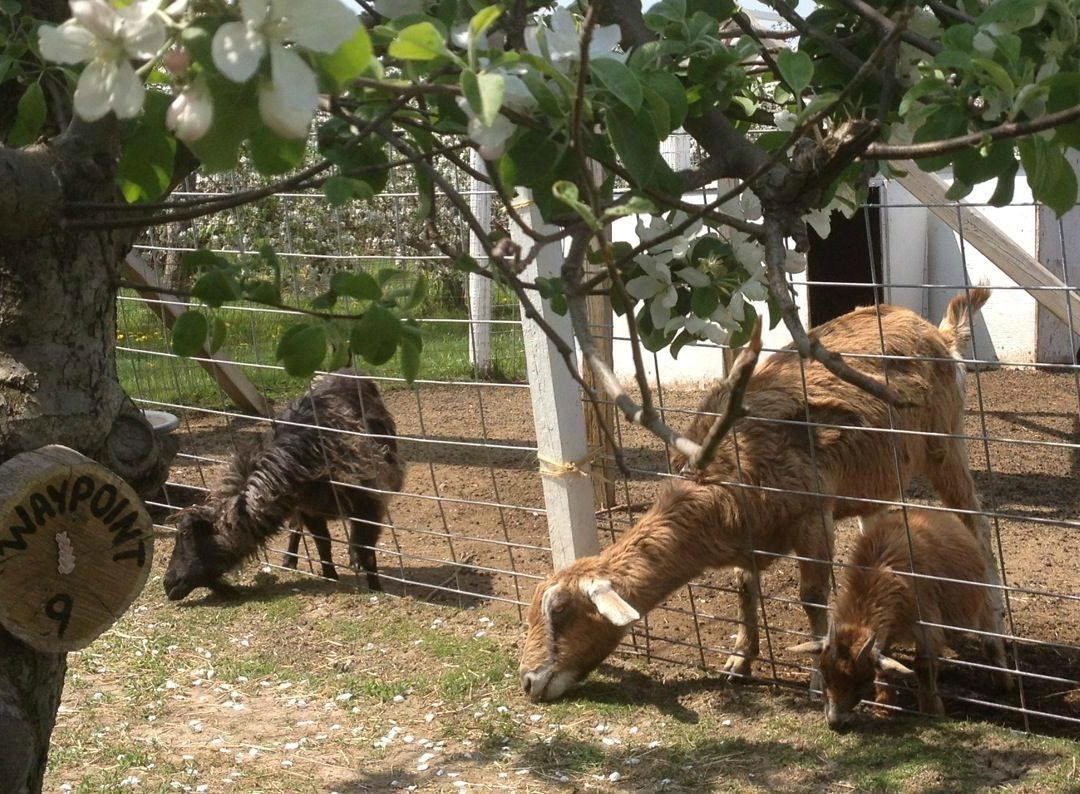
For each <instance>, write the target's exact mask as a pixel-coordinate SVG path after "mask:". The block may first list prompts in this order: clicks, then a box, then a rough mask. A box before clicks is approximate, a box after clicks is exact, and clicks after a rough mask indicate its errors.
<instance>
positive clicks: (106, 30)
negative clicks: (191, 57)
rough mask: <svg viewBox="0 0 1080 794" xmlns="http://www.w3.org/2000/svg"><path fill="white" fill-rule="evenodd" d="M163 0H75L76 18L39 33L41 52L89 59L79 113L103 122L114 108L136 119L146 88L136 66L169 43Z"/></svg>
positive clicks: (59, 58) (62, 59) (67, 60)
mask: <svg viewBox="0 0 1080 794" xmlns="http://www.w3.org/2000/svg"><path fill="white" fill-rule="evenodd" d="M159 2H160V0H136V1H135V2H133V3H130V4H129V5H126V6H124V7H123V8H113V7H112V6H111V5H110V4H109V3H107V2H105V0H70V2H69V3H68V5H69V6H70V7H71V17H72V18H71V19H69V20H67V21H66V22H64V23H63V24H62V25H59V26H52V25H44V26H42V28H41V30H40V32H39V34H38V35H39V42H40V45H41V55H42V57H43V58H45V59H46V60H48V61H54V62H56V63H64V64H77V63H85V64H86V67H85V68H84V69H83V72H82V74H81V75H79V82H78V85H77V86H76V87H75V97H74V100H75V103H74V104H75V112H76V113H77V114H78V115H79V117H80V118H82V119H85V120H86V121H97V120H98V119H100V118H102V117H103V116H105V114H107V113H108V112H109V111H112V112H113V113H115V114H116V116H117V118H121V119H130V118H133V117H134V116H136V115H138V113H139V111H140V110H142V106H143V100H144V99H145V96H146V87H145V86H144V85H143V82H142V80H141V79H140V78H139V76H138V75H137V74H136V73H135V69H134V68H133V67H132V65H131V61H132V60H133V59H134V60H140V61H143V60H147V59H148V58H152V57H154V56H155V55H156V54H157V53H158V51H159V50H161V48H162V47H163V46H165V38H166V31H165V23H164V22H163V21H162V20H161V19H160V18H159V17H158V16H157V10H158V5H159Z"/></svg>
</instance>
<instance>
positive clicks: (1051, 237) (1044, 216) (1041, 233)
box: [1035, 152, 1080, 364]
mask: <svg viewBox="0 0 1080 794" xmlns="http://www.w3.org/2000/svg"><path fill="white" fill-rule="evenodd" d="M1066 157H1067V158H1068V160H1069V164H1070V165H1072V167H1073V170H1074V171H1076V172H1077V174H1078V175H1080V155H1078V154H1077V153H1076V152H1069V153H1068V154H1067V155H1066ZM1035 211H1036V212H1037V213H1038V215H1037V216H1036V219H1035V229H1036V232H1035V258H1036V259H1038V260H1039V261H1040V262H1042V263H1043V264H1044V265H1045V266H1046V269H1047V270H1049V271H1050V272H1051V273H1053V274H1054V275H1055V276H1057V277H1058V278H1060V279H1062V280H1063V281H1064V282H1065V283H1066V284H1068V285H1069V287H1070V288H1072V289H1074V290H1075V289H1076V288H1077V286H1080V205H1078V206H1076V207H1073V208H1072V209H1071V210H1069V211H1068V212H1066V213H1065V215H1064V216H1063V217H1062V218H1061V222H1060V226H1059V225H1058V218H1057V216H1056V215H1054V211H1053V210H1052V209H1050V208H1049V207H1047V206H1046V205H1045V204H1039V205H1038V208H1037V209H1036V210H1035ZM1062 238H1064V243H1065V248H1064V250H1063V249H1062V242H1063V240H1062ZM1066 265H1068V270H1066V267H1065V266H1066ZM1074 319H1075V318H1074ZM1077 339H1078V336H1077V332H1076V331H1074V330H1072V329H1070V328H1069V325H1068V323H1063V322H1062V321H1061V320H1059V319H1058V318H1057V317H1055V316H1054V315H1053V314H1051V313H1050V312H1049V311H1047V310H1046V308H1045V307H1044V306H1042V305H1039V306H1038V307H1037V309H1036V316H1035V360H1036V361H1038V362H1039V363H1041V364H1074V363H1076V358H1075V357H1076V355H1077V345H1078V344H1080V342H1078V341H1077Z"/></svg>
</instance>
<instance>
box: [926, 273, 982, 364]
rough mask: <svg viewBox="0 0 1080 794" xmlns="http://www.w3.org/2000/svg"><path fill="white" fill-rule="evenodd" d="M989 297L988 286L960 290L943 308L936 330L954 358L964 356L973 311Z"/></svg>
mask: <svg viewBox="0 0 1080 794" xmlns="http://www.w3.org/2000/svg"><path fill="white" fill-rule="evenodd" d="M989 299H990V288H989V287H987V286H984V285H979V286H978V287H972V288H970V289H968V290H965V291H964V292H961V293H960V294H959V295H957V296H956V297H955V298H953V299H952V300H951V301H949V307H948V308H947V309H946V310H945V316H944V317H943V318H942V320H941V325H939V326H938V330H940V331H941V335H942V336H944V337H945V344H946V345H947V346H948V348H949V353H951V354H952V356H953V357H954V358H966V357H967V351H968V346H969V345H970V344H971V327H972V324H973V322H974V317H975V313H976V312H977V311H979V309H981V308H982V307H983V304H984V303H986V301H988V300H989Z"/></svg>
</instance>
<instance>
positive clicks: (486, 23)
mask: <svg viewBox="0 0 1080 794" xmlns="http://www.w3.org/2000/svg"><path fill="white" fill-rule="evenodd" d="M501 15H502V9H501V8H499V7H498V6H487V7H486V8H482V9H480V10H479V11H477V12H476V14H475V15H474V16H473V18H472V21H471V22H469V32H470V33H471V34H472V35H473V36H479V35H480V34H481V33H483V32H484V31H485V30H487V29H488V28H490V27H491V26H492V25H494V24H495V20H497V19H498V18H499V17H500V16H501Z"/></svg>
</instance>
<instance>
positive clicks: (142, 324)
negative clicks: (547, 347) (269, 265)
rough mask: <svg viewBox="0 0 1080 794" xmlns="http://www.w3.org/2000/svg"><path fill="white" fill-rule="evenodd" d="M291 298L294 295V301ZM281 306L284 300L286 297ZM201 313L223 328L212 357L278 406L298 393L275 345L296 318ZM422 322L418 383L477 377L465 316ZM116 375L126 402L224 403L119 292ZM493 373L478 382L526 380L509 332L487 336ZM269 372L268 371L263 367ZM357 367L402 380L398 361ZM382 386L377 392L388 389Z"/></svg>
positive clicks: (432, 316) (245, 310)
mask: <svg viewBox="0 0 1080 794" xmlns="http://www.w3.org/2000/svg"><path fill="white" fill-rule="evenodd" d="M294 297H295V296H294ZM287 299H290V298H288V297H287ZM500 303H502V304H506V305H505V306H503V305H500V306H499V308H500V309H502V311H501V312H500V313H499V314H500V316H501V315H502V314H507V312H506V309H512V308H513V307H512V306H509V303H508V298H507V297H506V296H503V297H501V298H500ZM202 310H203V311H206V312H209V313H213V314H215V315H216V316H218V317H220V318H221V319H222V320H223V321H224V322H225V325H226V327H227V329H228V336H227V341H226V343H225V346H224V347H223V348H222V349H221V351H219V354H218V355H219V357H221V358H224V359H225V360H228V361H235V362H238V363H240V364H247V365H251V366H245V367H242V369H243V370H244V374H246V375H247V376H248V377H249V378H250V379H251V381H252V383H254V385H255V386H256V387H257V388H258V389H259V390H260V391H261V392H262V393H263V394H264V395H265V396H266V397H267V398H269V399H271V400H282V399H289V398H292V397H295V396H296V395H298V394H300V393H302V392H303V390H304V389H305V387H306V386H307V383H306V381H303V380H300V379H297V378H293V377H290V376H289V375H287V374H286V373H285V372H284V371H282V370H280V369H277V368H276V366H277V364H278V362H277V360H276V356H275V352H276V350H277V343H278V340H279V339H280V338H281V334H282V332H283V331H284V329H285V328H287V327H288V326H290V325H293V324H295V323H296V322H297V321H298V319H299V318H298V317H297V316H296V315H290V314H284V313H281V312H278V311H275V310H266V309H262V308H260V307H256V306H238V307H230V308H222V309H216V310H211V309H207V308H205V307H202ZM425 313H426V314H427V316H428V318H429V319H428V321H426V322H422V323H421V332H422V334H423V340H424V349H423V353H422V355H421V366H420V375H419V377H420V378H423V379H428V380H442V381H447V380H466V379H467V380H472V379H473V378H474V377H475V375H476V373H474V372H473V368H472V365H471V364H470V363H469V336H468V335H469V325H468V323H466V322H461V321H463V320H465V319H467V315H465V314H464V313H462V312H461V311H459V310H453V309H450V308H449V307H443V306H439V305H432V306H428V307H425ZM117 315H118V316H117V344H118V345H119V346H120V347H121V348H124V349H121V350H119V351H118V352H117V371H118V373H119V375H120V381H121V383H122V384H123V386H124V389H125V390H126V391H127V392H128V393H129V394H131V395H133V396H135V397H139V398H142V399H146V400H151V401H155V402H164V403H168V404H174V405H175V404H180V405H193V406H198V407H220V406H221V404H222V402H223V400H224V399H225V398H224V396H223V395H222V393H221V391H220V389H219V387H218V386H217V384H216V383H214V381H213V380H211V378H210V377H209V376H208V375H207V374H206V372H205V371H204V370H203V369H202V368H201V367H200V366H199V365H198V364H197V363H195V362H193V361H190V360H184V359H177V358H175V357H173V356H172V355H171V347H170V344H171V342H170V337H169V333H168V331H167V330H166V329H165V328H164V327H163V325H162V322H161V320H160V319H159V318H158V317H157V315H155V314H154V313H153V312H151V311H150V310H149V309H148V308H147V307H146V306H145V305H144V304H142V303H141V302H140V301H138V300H137V298H136V297H135V294H134V293H133V292H131V291H124V292H122V294H121V300H120V303H119V308H118V311H117ZM491 347H492V361H493V369H492V371H491V372H489V373H487V374H486V376H485V377H487V378H489V379H490V380H493V381H521V380H522V379H524V377H525V350H524V343H523V341H522V338H521V332H520V330H519V329H517V328H516V327H514V326H504V325H494V326H492V333H491ZM267 365H269V366H267ZM359 366H361V367H362V368H364V369H366V370H368V371H370V372H371V373H372V374H376V375H382V376H386V377H401V366H400V362H399V361H398V359H397V357H394V358H392V359H391V360H390V361H389V362H387V363H386V364H384V365H382V366H378V367H372V366H368V365H366V364H363V363H359ZM395 387H397V385H396V384H393V383H388V384H385V385H384V388H395Z"/></svg>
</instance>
